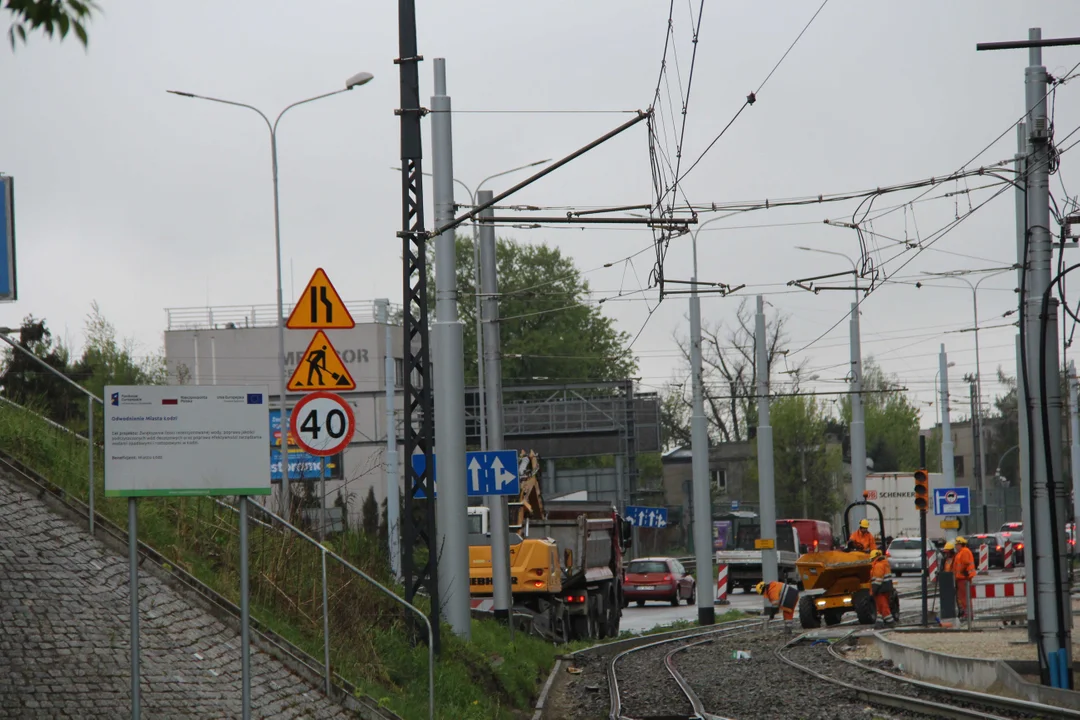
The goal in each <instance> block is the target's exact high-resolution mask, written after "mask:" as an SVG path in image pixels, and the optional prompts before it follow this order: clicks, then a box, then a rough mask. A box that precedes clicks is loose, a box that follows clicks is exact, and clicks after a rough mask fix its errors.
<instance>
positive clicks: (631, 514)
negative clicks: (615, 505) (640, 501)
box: [623, 505, 667, 528]
mask: <svg viewBox="0 0 1080 720" xmlns="http://www.w3.org/2000/svg"><path fill="white" fill-rule="evenodd" d="M623 516H624V517H625V518H626V521H627V522H628V523H630V524H631V525H633V526H634V527H639V528H662V527H667V508H654V507H643V506H640V505H627V506H626V510H625V511H624V512H623Z"/></svg>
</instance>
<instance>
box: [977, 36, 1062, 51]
mask: <svg viewBox="0 0 1080 720" xmlns="http://www.w3.org/2000/svg"><path fill="white" fill-rule="evenodd" d="M1060 45H1080V37H1071V38H1049V39H1047V40H1006V41H1005V42H984V43H976V45H975V49H976V50H1020V49H1022V48H1035V47H1057V46H1060Z"/></svg>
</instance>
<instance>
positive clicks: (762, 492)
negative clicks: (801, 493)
mask: <svg viewBox="0 0 1080 720" xmlns="http://www.w3.org/2000/svg"><path fill="white" fill-rule="evenodd" d="M754 344H755V346H756V357H757V363H756V367H755V368H754V369H755V373H756V375H757V396H758V433H757V451H758V491H759V502H760V504H761V539H762V540H772V542H773V548H772V549H768V550H762V551H761V579H762V580H764V581H765V582H772V581H774V580H776V579H778V577H779V573H778V570H777V567H776V491H775V489H774V488H775V486H774V484H773V441H772V427H771V426H770V425H769V347H768V338H767V337H766V336H765V298H764V297H762V296H761V295H758V296H757V325H756V328H755V333H754ZM706 533H708V535H709V537H708V538H707V540H706V545H707V546H711V545H712V537H711V532H710V531H709V530H708V528H706ZM710 567H711V564H710Z"/></svg>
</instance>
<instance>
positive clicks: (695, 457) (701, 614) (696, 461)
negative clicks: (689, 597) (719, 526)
mask: <svg viewBox="0 0 1080 720" xmlns="http://www.w3.org/2000/svg"><path fill="white" fill-rule="evenodd" d="M709 222H711V221H709ZM708 224H709V223H708V222H706V223H704V224H703V225H701V226H700V227H698V228H697V229H696V230H694V233H693V235H692V236H691V237H692V239H693V243H692V244H693V248H694V275H693V277H691V278H690V374H691V376H692V378H691V379H692V383H691V384H692V386H693V408H692V409H691V415H690V433H691V437H690V441H691V452H692V460H691V462H692V463H693V465H692V470H693V475H692V477H693V493H692V495H691V497H692V498H693V500H694V533H693V539H694V559H695V560H696V561H697V569H698V582H697V606H698V624H700V625H712V624H713V623H714V622H716V610H715V609H714V608H713V593H715V589H714V586H713V550H712V494H711V493H710V492H709V427H708V423H707V422H706V420H705V379H704V376H703V375H702V370H701V298H700V297H699V296H698V287H697V279H698V264H697V236H698V233H699V232H701V228H703V227H705V225H708ZM758 307H759V310H758V312H760V311H761V310H760V304H759V306H758ZM762 335H764V333H762ZM766 417H767V416H766ZM765 424H766V425H767V424H768V422H767V421H766V423H765ZM760 442H761V440H760V439H759V440H758V443H760ZM770 457H771V456H770ZM759 465H760V464H759ZM762 491H763V492H764V485H762ZM762 523H763V529H764V520H763V521H762ZM773 525H775V523H773ZM762 537H765V536H764V535H762Z"/></svg>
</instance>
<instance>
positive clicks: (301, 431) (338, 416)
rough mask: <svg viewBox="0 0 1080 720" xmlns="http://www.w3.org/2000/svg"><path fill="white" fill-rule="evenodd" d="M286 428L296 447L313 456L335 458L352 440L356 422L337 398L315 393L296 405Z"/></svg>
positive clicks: (348, 407) (347, 405)
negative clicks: (294, 440) (289, 431)
mask: <svg viewBox="0 0 1080 720" xmlns="http://www.w3.org/2000/svg"><path fill="white" fill-rule="evenodd" d="M289 429H290V430H291V431H292V436H293V437H294V438H295V439H296V444H297V445H299V446H300V447H301V448H303V449H304V450H305V451H307V452H309V453H311V454H312V455H336V454H337V453H339V452H341V451H342V450H344V449H345V447H346V446H347V445H348V444H349V441H350V440H352V436H353V432H354V431H355V430H356V419H355V417H354V416H353V411H352V408H351V407H350V406H349V403H347V402H345V399H344V398H342V397H341V396H340V395H335V394H334V393H329V392H314V393H311V394H310V395H308V396H306V397H305V398H304V399H303V400H301V401H300V402H298V403H296V407H295V408H293V411H292V413H291V415H290V416H289Z"/></svg>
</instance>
